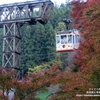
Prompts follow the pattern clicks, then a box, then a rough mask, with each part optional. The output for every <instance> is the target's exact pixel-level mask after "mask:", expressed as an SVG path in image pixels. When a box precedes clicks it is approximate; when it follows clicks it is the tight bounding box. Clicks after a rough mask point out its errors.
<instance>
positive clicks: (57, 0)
mask: <svg viewBox="0 0 100 100" xmlns="http://www.w3.org/2000/svg"><path fill="white" fill-rule="evenodd" d="M25 1H32V0H0V5H2V4H9V3H15V2H25ZM34 1H35V0H34ZM51 1H52V2H53V3H54V4H55V3H56V4H57V5H60V4H61V3H66V1H67V0H51Z"/></svg>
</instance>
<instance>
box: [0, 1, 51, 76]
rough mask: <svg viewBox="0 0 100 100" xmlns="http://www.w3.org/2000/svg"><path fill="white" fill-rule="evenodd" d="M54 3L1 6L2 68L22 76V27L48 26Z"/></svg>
mask: <svg viewBox="0 0 100 100" xmlns="http://www.w3.org/2000/svg"><path fill="white" fill-rule="evenodd" d="M52 8H53V3H52V2H51V1H30V2H29V1H28V2H23V3H13V4H5V5H0V27H3V54H2V67H3V68H5V69H11V70H14V71H16V72H17V76H18V77H19V76H20V55H21V46H20V42H21V27H22V26H23V25H24V24H30V25H34V24H36V22H37V21H38V22H40V23H42V24H46V23H47V21H48V19H49V17H50V14H51V11H52Z"/></svg>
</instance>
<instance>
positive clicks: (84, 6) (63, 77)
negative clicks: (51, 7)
mask: <svg viewBox="0 0 100 100" xmlns="http://www.w3.org/2000/svg"><path fill="white" fill-rule="evenodd" d="M72 5H73V8H72V17H73V19H74V25H73V26H74V27H75V28H77V29H78V30H79V31H80V33H81V41H80V47H79V49H78V50H77V51H76V54H75V56H74V60H75V62H74V64H75V66H74V67H70V68H67V69H66V71H64V72H62V71H61V70H59V68H60V67H59V65H58V64H57V63H56V64H54V65H53V66H52V67H51V68H50V69H48V70H42V71H39V72H37V73H32V74H30V76H25V77H24V78H23V80H21V81H19V80H18V79H16V78H15V77H14V75H15V73H13V72H11V71H7V72H5V71H4V70H3V69H1V70H0V90H1V91H0V100H8V96H7V95H5V94H4V93H5V91H6V93H9V90H11V89H12V88H14V89H15V90H16V92H15V97H14V98H13V100H37V98H36V97H37V93H38V91H41V90H45V89H46V88H47V87H49V86H50V85H58V89H57V92H55V93H51V94H50V95H49V96H48V97H47V99H48V100H99V99H98V97H77V96H76V95H77V94H85V93H86V91H88V90H89V88H100V0H87V2H82V1H81V2H80V0H73V2H72ZM76 66H77V67H76ZM75 68H77V72H73V71H74V69H75Z"/></svg>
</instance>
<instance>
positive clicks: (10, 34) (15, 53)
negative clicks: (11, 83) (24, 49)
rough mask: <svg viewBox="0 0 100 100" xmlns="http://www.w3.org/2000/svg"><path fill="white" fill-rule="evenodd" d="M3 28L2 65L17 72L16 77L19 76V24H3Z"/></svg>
mask: <svg viewBox="0 0 100 100" xmlns="http://www.w3.org/2000/svg"><path fill="white" fill-rule="evenodd" d="M3 29H4V30H3V54H2V67H3V68H5V69H10V70H14V71H15V72H17V77H20V52H21V50H20V42H21V31H20V29H21V27H20V24H19V23H8V24H4V25H3Z"/></svg>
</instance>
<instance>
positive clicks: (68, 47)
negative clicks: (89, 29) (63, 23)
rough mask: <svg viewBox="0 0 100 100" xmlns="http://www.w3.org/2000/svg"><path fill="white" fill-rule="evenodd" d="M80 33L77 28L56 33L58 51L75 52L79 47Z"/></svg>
mask: <svg viewBox="0 0 100 100" xmlns="http://www.w3.org/2000/svg"><path fill="white" fill-rule="evenodd" d="M79 40H80V34H79V31H78V30H76V29H73V30H66V31H60V32H58V33H57V34H56V52H73V51H74V50H75V49H78V48H79Z"/></svg>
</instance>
